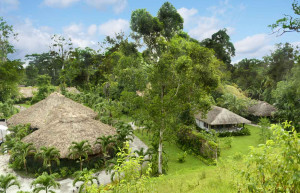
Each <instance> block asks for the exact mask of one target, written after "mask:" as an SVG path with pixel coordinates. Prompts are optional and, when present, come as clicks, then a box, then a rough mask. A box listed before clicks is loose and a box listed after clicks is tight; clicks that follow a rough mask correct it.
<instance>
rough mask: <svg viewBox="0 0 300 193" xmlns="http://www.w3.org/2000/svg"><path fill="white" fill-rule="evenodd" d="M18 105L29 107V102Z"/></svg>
mask: <svg viewBox="0 0 300 193" xmlns="http://www.w3.org/2000/svg"><path fill="white" fill-rule="evenodd" d="M18 105H20V106H22V107H25V108H29V107H30V106H31V104H26V103H23V104H18Z"/></svg>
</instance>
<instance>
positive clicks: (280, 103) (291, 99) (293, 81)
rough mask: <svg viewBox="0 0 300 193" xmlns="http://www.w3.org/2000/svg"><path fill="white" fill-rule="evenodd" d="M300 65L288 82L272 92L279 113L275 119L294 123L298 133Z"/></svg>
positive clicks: (299, 118) (296, 67) (293, 71)
mask: <svg viewBox="0 0 300 193" xmlns="http://www.w3.org/2000/svg"><path fill="white" fill-rule="evenodd" d="M299 74H300V64H299V63H298V64H295V66H294V68H292V73H291V74H290V75H288V76H287V80H286V81H280V82H278V83H277V87H276V89H275V90H273V91H272V98H273V99H274V101H275V106H276V107H277V109H278V110H277V112H276V113H275V117H277V119H279V120H289V121H292V123H293V125H294V126H295V127H296V129H297V131H299V130H300V124H299V123H300V100H299V99H300V78H299V77H300V76H299Z"/></svg>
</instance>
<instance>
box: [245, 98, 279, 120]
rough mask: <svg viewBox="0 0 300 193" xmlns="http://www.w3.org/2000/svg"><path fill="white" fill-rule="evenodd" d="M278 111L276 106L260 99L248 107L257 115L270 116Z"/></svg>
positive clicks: (249, 110) (252, 113)
mask: <svg viewBox="0 0 300 193" xmlns="http://www.w3.org/2000/svg"><path fill="white" fill-rule="evenodd" d="M276 111H277V109H276V107H274V106H273V105H270V104H269V103H267V102H265V101H258V102H257V103H256V104H254V105H252V106H250V107H249V108H248V112H249V113H250V114H251V115H254V116H257V117H270V116H272V115H273V114H274V113H275V112H276Z"/></svg>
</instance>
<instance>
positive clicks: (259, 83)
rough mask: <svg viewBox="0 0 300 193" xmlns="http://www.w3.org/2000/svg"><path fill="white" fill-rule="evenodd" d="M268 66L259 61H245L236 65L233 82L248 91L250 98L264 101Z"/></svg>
mask: <svg viewBox="0 0 300 193" xmlns="http://www.w3.org/2000/svg"><path fill="white" fill-rule="evenodd" d="M266 71H267V66H266V63H265V62H264V61H261V60H258V59H247V58H246V59H243V60H241V61H240V62H238V63H237V64H235V69H234V72H233V74H232V81H233V82H235V83H236V84H237V85H239V87H240V88H241V89H242V90H244V91H246V92H247V93H248V94H249V96H250V97H252V98H254V99H258V100H262V94H263V91H264V82H265V81H266V78H265V76H266Z"/></svg>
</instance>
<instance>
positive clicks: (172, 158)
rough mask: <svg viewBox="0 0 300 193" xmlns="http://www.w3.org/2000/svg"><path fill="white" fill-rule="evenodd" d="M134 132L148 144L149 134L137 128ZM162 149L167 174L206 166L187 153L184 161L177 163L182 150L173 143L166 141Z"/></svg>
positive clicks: (149, 143)
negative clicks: (165, 160)
mask: <svg viewBox="0 0 300 193" xmlns="http://www.w3.org/2000/svg"><path fill="white" fill-rule="evenodd" d="M134 134H135V135H136V136H137V137H138V138H140V139H141V140H142V141H143V142H144V143H145V144H146V145H148V146H150V145H151V142H150V138H149V135H147V134H146V132H144V134H142V132H140V131H139V130H135V132H134ZM164 148H165V149H164V151H165V152H166V154H167V155H168V166H169V170H168V174H172V175H173V174H179V173H182V172H186V170H189V171H190V170H195V169H199V167H206V165H205V164H204V163H202V162H201V161H200V160H199V159H198V158H196V157H195V156H193V155H187V157H186V161H185V162H184V163H179V162H178V161H177V159H178V158H179V156H180V155H181V154H182V153H183V151H182V150H181V149H180V148H179V147H177V146H176V144H175V143H169V142H166V143H165V144H164Z"/></svg>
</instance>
